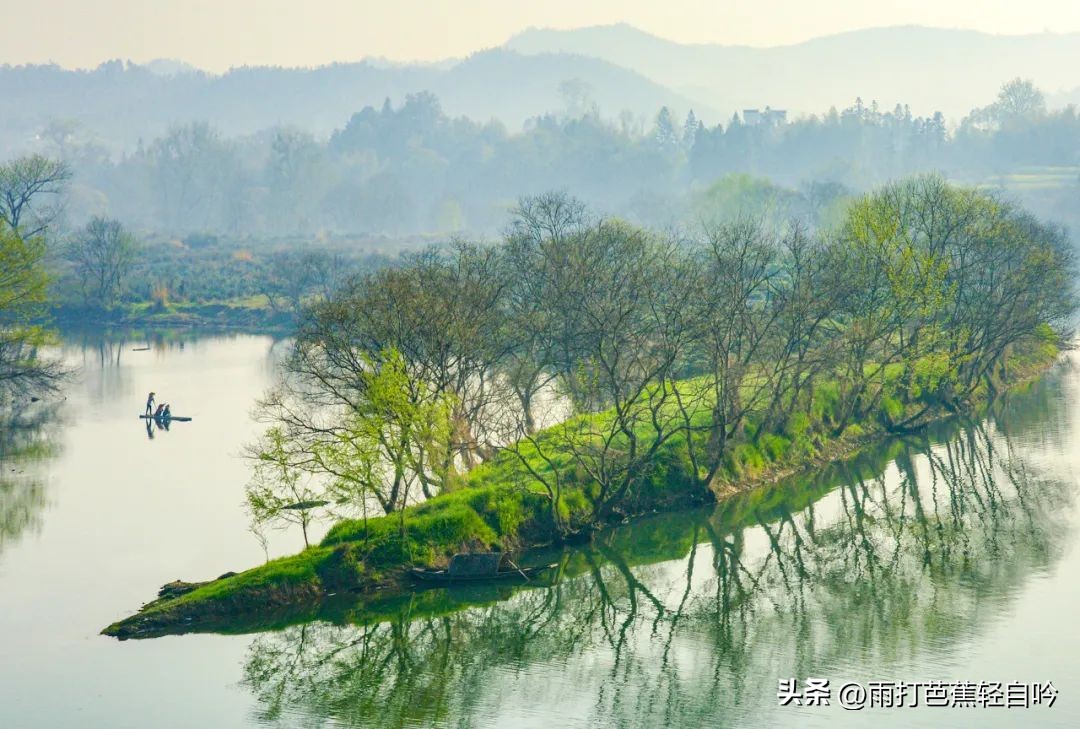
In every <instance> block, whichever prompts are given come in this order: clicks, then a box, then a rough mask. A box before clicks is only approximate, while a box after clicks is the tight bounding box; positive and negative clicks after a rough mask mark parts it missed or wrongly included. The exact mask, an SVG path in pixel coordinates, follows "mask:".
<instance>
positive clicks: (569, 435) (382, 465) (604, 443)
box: [103, 177, 1075, 638]
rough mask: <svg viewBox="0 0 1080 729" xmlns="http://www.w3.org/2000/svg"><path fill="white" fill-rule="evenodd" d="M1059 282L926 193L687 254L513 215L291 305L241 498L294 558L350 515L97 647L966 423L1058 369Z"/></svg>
mask: <svg viewBox="0 0 1080 729" xmlns="http://www.w3.org/2000/svg"><path fill="white" fill-rule="evenodd" d="M1072 276H1073V258H1072V252H1071V249H1070V248H1069V246H1068V244H1067V242H1066V240H1065V237H1064V235H1063V234H1062V233H1061V231H1058V230H1056V229H1054V228H1051V227H1048V226H1044V225H1042V224H1041V223H1039V222H1038V221H1035V220H1033V219H1032V218H1031V217H1030V216H1029V215H1027V214H1026V213H1024V212H1023V211H1020V210H1017V209H1015V208H1014V207H1012V206H1011V205H1009V204H1007V203H1004V202H1001V201H999V200H996V199H994V198H992V197H988V196H986V195H984V194H983V193H980V192H978V191H974V190H968V189H962V188H956V187H953V186H950V185H948V184H946V183H945V182H944V181H943V180H941V179H940V178H936V177H924V178H916V179H913V180H909V181H906V182H902V183H897V184H894V185H890V186H887V187H885V188H883V189H881V190H879V191H877V192H874V193H871V194H869V195H866V196H864V197H862V198H859V199H856V200H853V201H852V202H851V203H850V204H849V206H848V210H847V213H846V216H845V219H844V221H843V223H842V224H841V225H840V226H839V227H838V228H837V229H836V230H831V231H817V232H815V233H814V234H810V233H808V232H807V231H806V230H804V229H803V227H801V226H800V225H799V224H798V223H793V224H791V225H787V226H782V227H780V228H774V229H770V228H768V227H766V226H764V224H762V223H760V222H755V221H735V222H727V223H722V224H716V225H706V226H705V228H704V231H703V234H702V236H701V237H700V238H699V239H697V240H694V241H689V242H688V241H684V240H671V239H669V238H666V237H661V236H659V235H657V234H655V233H651V232H649V231H643V230H641V229H639V228H635V227H633V226H630V225H628V224H626V223H624V222H622V221H610V220H599V219H595V218H593V217H591V216H589V215H588V214H587V213H586V211H585V210H584V208H583V207H582V206H581V205H580V204H579V203H577V202H576V201H574V200H572V199H570V198H567V197H566V196H562V195H546V196H541V197H539V198H534V199H527V200H523V201H522V203H521V205H520V207H519V209H518V210H517V211H516V214H515V218H514V220H513V223H512V225H511V226H510V228H509V230H508V233H507V237H506V240H505V241H504V242H503V243H502V244H501V245H498V246H479V245H471V244H465V243H457V244H455V245H453V246H450V247H448V248H444V249H433V250H430V251H426V252H424V253H421V254H417V255H415V256H411V257H406V259H405V260H404V261H403V262H402V263H401V265H399V266H395V267H390V268H386V269H381V270H379V271H376V272H374V273H371V274H368V275H365V276H361V277H359V278H356V279H353V280H352V281H351V282H350V283H348V284H347V285H345V286H344V287H343V288H342V289H341V290H340V291H338V292H336V293H335V294H334V295H332V296H330V297H328V298H327V299H326V300H325V301H320V302H316V303H314V304H313V305H311V306H310V307H309V308H308V309H307V311H306V312H305V314H304V316H303V318H302V321H301V323H300V325H299V328H298V331H297V336H296V342H295V348H294V354H293V356H292V357H291V358H290V359H289V360H288V361H287V362H286V364H285V365H284V370H285V371H284V373H283V377H282V378H281V382H280V384H279V386H277V387H276V388H274V390H273V391H272V392H270V393H268V394H267V396H266V397H265V399H264V401H263V402H262V403H261V404H260V411H259V412H260V417H261V418H262V419H263V420H265V421H267V422H268V423H269V424H270V427H269V429H268V430H267V433H266V436H265V438H264V439H263V440H261V441H260V442H259V443H257V444H254V445H253V446H252V447H251V449H250V454H251V456H252V459H253V463H254V466H255V468H254V474H255V475H254V477H253V481H252V484H251V485H249V487H248V501H249V505H250V507H251V511H252V514H253V516H254V517H255V518H256V520H257V521H260V520H264V521H272V520H278V521H290V522H293V523H297V524H299V525H300V526H301V527H302V528H303V530H304V537H305V541H306V540H307V526H308V523H309V520H310V519H311V518H314V516H313V514H314V512H316V511H317V510H318V509H320V508H330V509H337V508H339V507H342V506H344V507H346V508H351V509H352V511H353V513H354V514H355V515H356V516H358V517H359V518H344V519H340V520H339V521H337V523H335V524H334V526H333V527H332V528H331V529H330V530H329V532H328V533H327V534H326V536H325V538H323V539H322V541H321V542H319V543H318V544H312V545H310V546H309V547H308V548H307V549H305V550H304V551H303V552H301V553H300V554H297V555H294V556H291V557H285V558H281V559H276V560H273V561H270V562H268V563H267V564H265V565H262V566H260V567H256V568H253V569H250V570H246V571H244V572H241V573H239V574H226V575H223V576H222V577H220V578H218V579H216V580H212V581H209V582H202V583H183V582H179V583H171V584H169V585H166V586H165V587H163V588H162V591H161V593H160V595H159V598H158V599H157V600H155V601H153V602H151V603H149V604H147V605H145V606H144V607H143V608H142V609H141V610H140V611H139V612H138V613H136V614H135V615H133V616H131V617H129V618H127V619H125V620H121V621H120V622H117V623H114V624H113V625H110V626H109V627H107V628H106V629H105V630H104V631H103V632H104V633H106V634H108V635H113V636H116V637H120V638H139V637H150V636H154V635H161V634H166V633H175V632H186V631H189V630H198V629H207V628H208V627H210V626H215V627H220V626H223V625H228V624H229V622H230V621H231V620H236V619H242V620H243V619H250V617H251V616H252V615H257V614H263V615H272V614H274V613H275V611H281V610H286V609H288V610H294V611H295V610H297V609H302V608H303V607H304V606H315V605H318V604H319V603H320V601H322V600H325V599H326V598H328V597H331V596H334V595H337V594H340V593H346V592H348V593H357V594H361V595H368V596H376V595H378V596H388V595H393V594H395V593H397V592H399V591H402V590H405V589H408V581H407V576H408V572H407V568H409V567H412V566H420V565H423V566H435V565H440V564H444V563H445V562H446V560H447V559H448V558H449V557H450V556H451V555H453V554H454V553H457V552H467V551H478V550H485V551H486V550H506V551H515V552H524V553H525V555H524V556H525V558H526V559H527V558H528V552H529V550H533V549H537V548H540V547H544V546H548V545H559V544H565V543H574V542H582V541H587V540H589V539H591V538H592V536H593V535H594V534H595V533H596V532H597V531H599V530H602V529H605V528H608V527H611V526H613V525H616V524H620V523H623V522H625V521H626V520H628V519H631V518H634V517H638V516H641V515H644V514H649V513H653V512H657V511H672V510H675V509H679V508H684V507H687V506H690V505H694V504H700V503H705V502H709V501H714V500H717V499H726V498H729V497H730V496H731V495H732V494H737V493H742V492H746V491H748V490H749V489H751V488H752V487H754V486H757V485H761V484H765V483H770V482H773V481H775V480H777V479H778V478H780V477H782V476H785V475H788V474H791V473H795V472H800V471H812V470H813V469H815V468H818V467H821V466H822V465H823V464H826V463H829V462H833V461H836V460H840V459H844V458H846V457H848V456H850V455H851V454H853V453H854V452H856V451H858V450H859V449H860V448H863V447H865V446H866V445H867V444H869V443H872V442H877V441H881V440H883V439H885V438H888V437H890V436H895V435H903V434H905V433H910V432H913V431H916V430H919V429H921V428H924V427H925V426H926V425H927V424H929V423H931V422H934V421H937V420H941V419H942V418H945V417H949V416H953V415H963V414H972V413H974V412H975V411H976V409H977V408H979V407H980V406H981V405H982V404H984V403H987V402H989V401H991V400H993V399H994V397H995V396H996V395H997V394H998V393H1000V392H1002V391H1004V390H1006V389H1008V388H1010V387H1013V386H1015V385H1017V384H1018V383H1021V382H1024V381H1026V380H1029V379H1031V378H1032V377H1035V376H1037V375H1038V374H1040V373H1041V372H1043V371H1045V370H1046V369H1048V368H1049V367H1050V366H1051V365H1052V364H1053V363H1054V362H1055V361H1056V359H1057V356H1058V352H1059V349H1060V348H1061V346H1062V345H1063V343H1064V342H1065V341H1066V340H1067V337H1068V332H1067V329H1066V326H1067V323H1068V321H1069V320H1070V317H1071V315H1072V313H1073V311H1074V308H1075V306H1074V297H1073V293H1072V284H1071V281H1072V280H1073V279H1072Z"/></svg>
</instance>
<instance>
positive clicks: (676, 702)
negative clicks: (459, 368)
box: [245, 398, 1072, 726]
mask: <svg viewBox="0 0 1080 729" xmlns="http://www.w3.org/2000/svg"><path fill="white" fill-rule="evenodd" d="M1060 400H1061V398H1050V400H1049V401H1039V402H1038V405H1039V409H1040V410H1041V413H1042V416H1043V418H1042V425H1041V427H1042V428H1046V427H1047V422H1050V424H1051V426H1053V425H1054V424H1057V425H1058V427H1063V426H1061V425H1060V424H1061V423H1062V422H1063V419H1064V415H1063V414H1062V412H1061V407H1060V402H1059V401H1060ZM1021 410H1024V409H1023V408H1021ZM999 421H1000V419H990V420H987V421H985V422H982V423H977V424H969V425H967V426H965V427H963V428H960V427H959V426H957V425H952V426H948V427H944V429H939V430H938V432H937V433H936V434H923V435H921V436H917V437H914V438H910V439H907V440H903V441H896V442H892V443H890V444H888V445H887V446H883V447H882V448H881V449H878V450H877V451H876V452H874V453H870V454H867V455H865V456H863V457H861V458H859V459H857V460H855V461H853V462H851V463H849V464H845V465H839V466H835V467H832V468H830V469H829V470H828V471H827V472H826V473H824V474H819V475H818V476H816V477H814V478H802V479H794V480H790V481H788V482H786V483H784V484H781V485H779V486H777V487H775V488H770V489H765V490H759V491H756V492H753V493H749V494H744V495H741V496H738V497H736V498H733V499H730V500H728V501H725V502H724V503H723V504H721V505H719V506H717V507H716V508H715V509H714V510H713V511H712V512H711V513H709V512H693V513H683V514H675V515H668V516H664V517H658V518H655V519H651V520H648V521H645V522H642V523H638V524H634V525H631V526H628V527H625V528H621V529H617V530H614V531H612V532H610V533H607V534H605V535H603V536H602V537H601V538H600V539H598V540H597V542H596V543H594V544H593V545H591V546H590V547H589V548H587V549H583V550H580V551H574V552H572V553H568V554H567V555H565V557H564V562H563V566H562V574H563V578H562V579H561V581H560V582H559V583H558V584H557V585H556V586H555V587H553V588H551V589H520V590H517V591H515V592H514V593H513V594H512V596H510V597H509V598H508V599H505V600H501V601H496V602H493V603H490V604H473V605H471V606H469V605H468V604H467V603H468V602H469V601H470V600H471V599H473V598H470V596H468V595H464V596H462V595H457V594H455V592H454V591H434V592H429V593H419V594H418V595H416V596H413V598H411V599H409V600H405V601H403V602H402V603H401V605H400V607H399V608H397V609H396V610H395V612H394V613H393V614H390V615H386V614H382V615H380V616H378V617H376V616H374V615H373V614H371V613H370V612H365V609H364V608H358V609H357V610H356V611H355V612H354V613H352V614H351V615H349V616H347V617H346V618H345V619H344V620H343V621H341V622H343V623H344V624H333V623H330V622H312V623H308V624H304V625H298V626H294V627H290V628H286V629H284V630H281V631H279V632H273V633H266V634H263V635H261V636H259V637H257V638H256V639H255V640H254V641H253V643H252V645H251V647H250V649H249V653H248V657H247V660H246V665H245V684H246V685H247V686H248V687H249V688H250V689H251V690H252V691H253V692H254V694H255V695H256V697H257V699H258V706H259V715H260V719H262V720H263V721H267V722H271V723H272V722H276V721H278V720H284V719H287V723H289V724H295V723H297V722H303V721H305V720H306V721H310V723H312V724H319V723H321V722H322V721H324V720H326V719H328V718H332V719H333V720H334V721H336V722H339V723H341V724H345V725H350V726H351V725H356V726H406V725H429V724H433V723H443V724H449V725H454V726H473V725H505V724H509V723H513V720H514V718H522V717H527V716H531V717H532V718H533V719H534V720H546V723H548V724H551V725H555V724H568V723H581V724H588V725H594V724H599V725H610V726H674V725H685V726H701V725H703V722H705V721H706V720H707V721H709V722H710V723H711V724H714V725H719V726H724V725H731V724H736V723H741V721H742V720H743V719H746V718H747V717H749V716H760V713H759V712H760V710H761V709H763V708H764V707H768V706H772V705H773V704H775V696H774V695H773V694H774V692H775V687H776V681H777V678H778V677H779V676H803V677H804V676H807V675H823V676H829V675H832V676H833V677H834V678H838V677H839V676H841V675H844V674H845V673H847V674H851V675H852V677H853V678H856V679H857V678H863V679H869V678H878V677H881V676H886V677H897V678H899V677H901V676H900V675H898V674H900V673H902V672H903V671H904V670H905V667H910V666H911V665H913V662H914V661H916V660H918V661H920V662H921V664H923V665H925V664H926V663H927V662H929V663H931V664H934V665H942V664H943V662H944V661H945V660H946V659H947V657H948V655H949V654H950V652H951V651H953V650H955V648H956V647H957V646H958V645H959V644H961V643H962V642H963V641H964V640H965V639H966V638H967V637H970V636H972V635H974V634H976V633H977V632H978V631H979V630H980V626H981V625H985V624H986V622H987V618H990V617H993V616H994V615H995V614H998V613H1000V612H1001V611H1002V610H1003V609H1005V608H1006V607H1007V606H1008V605H1009V602H1010V600H1011V596H1012V595H1014V594H1015V593H1016V591H1017V588H1018V587H1019V586H1021V585H1022V584H1023V582H1024V581H1025V580H1026V579H1027V578H1028V577H1029V576H1030V575H1031V574H1032V573H1037V572H1039V571H1042V570H1044V569H1045V568H1046V567H1047V566H1049V565H1052V564H1053V563H1055V561H1056V560H1058V559H1059V558H1060V556H1061V554H1062V551H1063V548H1064V545H1065V542H1066V540H1067V536H1068V523H1067V522H1066V518H1065V513H1066V512H1067V510H1068V507H1069V506H1070V505H1071V500H1072V494H1071V491H1070V489H1069V488H1068V485H1067V483H1066V482H1064V481H1062V480H1057V479H1054V478H1052V477H1049V476H1047V475H1045V474H1041V473H1040V471H1039V469H1038V468H1036V466H1035V465H1034V459H1033V458H1030V457H1029V456H1030V454H1028V453H1025V450H1024V449H1023V448H1019V447H1017V445H1016V442H1015V439H1014V437H1013V436H1012V435H1011V434H1012V433H1014V432H1017V431H1018V430H1023V429H1022V428H1016V427H1013V428H1010V427H1008V426H1007V425H1003V424H1001V423H1000V422H999ZM433 595H434V596H433ZM483 599H485V598H479V599H476V600H475V602H481V601H482V600H483ZM486 599H491V596H488V597H487V598H486ZM457 600H463V601H465V602H466V605H465V606H462V605H461V604H455V602H454V601H457ZM879 668H880V670H878V669H879ZM870 674H874V675H870ZM878 674H881V675H880V676H879V675H878ZM925 678H930V677H925Z"/></svg>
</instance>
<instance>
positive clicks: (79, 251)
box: [67, 218, 138, 308]
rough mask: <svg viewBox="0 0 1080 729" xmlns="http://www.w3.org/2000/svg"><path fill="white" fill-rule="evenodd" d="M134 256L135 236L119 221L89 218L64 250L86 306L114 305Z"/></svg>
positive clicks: (136, 248) (135, 249)
mask: <svg viewBox="0 0 1080 729" xmlns="http://www.w3.org/2000/svg"><path fill="white" fill-rule="evenodd" d="M137 254H138V245H137V243H136V242H135V237H134V236H133V235H132V234H131V233H129V232H128V231H127V230H125V229H124V226H122V225H121V224H120V221H118V220H110V219H107V218H93V219H92V220H91V221H90V222H89V223H87V224H86V227H84V228H83V229H82V230H81V231H79V233H77V234H76V236H75V238H74V240H73V241H72V242H71V244H70V245H69V246H68V247H67V257H68V260H69V261H71V263H72V266H73V267H74V269H75V273H76V275H77V276H78V278H79V285H80V286H81V288H82V294H83V300H84V301H85V302H86V304H88V305H93V306H100V307H102V308H109V307H112V306H113V305H115V304H116V303H117V301H118V300H119V298H120V295H121V293H122V292H123V289H124V282H125V280H126V279H127V277H128V275H129V274H130V273H131V266H132V264H133V263H134V262H135V257H136V255H137Z"/></svg>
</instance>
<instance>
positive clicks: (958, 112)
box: [506, 25, 1080, 121]
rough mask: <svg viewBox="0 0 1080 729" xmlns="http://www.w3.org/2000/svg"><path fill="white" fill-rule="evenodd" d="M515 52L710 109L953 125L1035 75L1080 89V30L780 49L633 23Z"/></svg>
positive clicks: (867, 34)
mask: <svg viewBox="0 0 1080 729" xmlns="http://www.w3.org/2000/svg"><path fill="white" fill-rule="evenodd" d="M506 47H507V48H509V49H512V50H514V51H516V52H518V53H523V54H531V53H571V54H579V55H590V56H594V57H596V58H601V59H604V60H606V61H609V62H611V63H614V64H617V65H620V66H624V67H626V68H629V69H633V70H635V71H638V72H640V73H641V74H643V75H644V76H647V77H648V78H650V79H652V80H654V81H656V82H657V83H660V84H663V85H665V86H667V87H670V88H672V89H674V90H676V91H679V92H681V93H683V94H685V95H687V96H690V97H692V98H695V99H698V100H700V101H704V102H706V103H708V104H709V105H710V106H712V107H713V108H718V109H721V110H723V111H726V112H728V113H730V112H731V111H733V110H738V109H742V108H746V107H762V106H766V105H771V106H772V107H773V108H787V109H789V110H792V111H796V112H820V111H821V110H823V109H827V108H829V107H830V106H836V107H837V108H842V107H844V106H846V105H848V104H850V103H851V102H852V101H853V100H854V99H855V98H856V97H862V99H863V100H864V101H866V102H867V103H869V102H870V101H871V100H872V99H876V100H878V101H880V102H881V103H882V105H883V106H887V107H891V106H893V105H894V104H896V103H906V104H909V105H910V106H911V108H912V110H913V111H914V112H915V113H918V114H931V113H933V112H934V111H942V112H944V113H945V114H946V116H947V117H949V119H950V120H952V121H959V118H960V117H961V116H962V115H964V114H966V113H967V112H968V111H970V110H971V109H972V108H973V107H977V106H982V105H985V104H986V103H988V102H989V101H991V100H992V99H993V97H994V95H995V94H996V92H997V90H998V88H999V87H1000V86H1001V84H1002V83H1003V82H1004V81H1006V80H1008V79H1011V78H1014V77H1016V76H1021V77H1024V78H1030V79H1032V80H1034V81H1035V83H1036V84H1037V85H1039V86H1040V87H1042V88H1043V89H1045V90H1046V91H1047V92H1050V93H1053V92H1057V91H1060V90H1062V89H1073V88H1075V87H1077V86H1080V34H1075V33H1074V34H1054V33H1039V34H1033V35H1017V36H999V35H988V34H985V33H979V32H976V31H970V30H948V29H937V28H925V27H918V26H904V27H891V28H875V29H868V30H860V31H853V32H849V33H841V34H837V35H830V36H825V37H822V38H816V39H813V40H810V41H807V42H804V43H798V44H795V45H789V46H777V47H773V48H751V47H747V46H725V45H709V44H701V45H692V44H681V43H675V42H673V41H668V40H664V39H662V38H658V37H656V36H653V35H650V34H648V33H645V32H643V31H640V30H638V29H636V28H633V27H631V26H628V25H612V26H597V27H591V28H581V29H577V30H544V29H540V30H538V29H533V30H527V31H525V32H523V33H521V34H519V35H517V36H515V37H513V38H512V39H510V41H508V42H507V44H506Z"/></svg>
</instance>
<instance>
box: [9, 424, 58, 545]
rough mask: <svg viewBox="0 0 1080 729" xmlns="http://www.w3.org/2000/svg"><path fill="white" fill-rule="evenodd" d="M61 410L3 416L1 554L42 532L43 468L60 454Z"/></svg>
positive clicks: (44, 494) (45, 496)
mask: <svg viewBox="0 0 1080 729" xmlns="http://www.w3.org/2000/svg"><path fill="white" fill-rule="evenodd" d="M57 411H58V408H57V407H47V406H43V405H34V406H31V407H30V408H29V409H27V410H25V411H22V412H19V413H6V414H3V415H0V554H3V552H4V549H5V548H7V547H9V546H11V545H13V544H14V543H15V542H17V541H18V540H19V539H20V538H21V537H22V536H23V535H24V534H27V533H30V532H34V531H37V530H39V529H40V528H41V518H42V513H43V512H44V510H45V507H46V505H47V504H48V499H47V494H46V488H45V479H44V475H43V469H42V467H41V464H42V462H43V461H45V460H48V459H49V458H51V457H52V456H54V455H55V454H56V452H57V449H58V445H57V441H56V438H55V432H54V431H55V428H57V427H59V425H58V419H59V418H58V414H57Z"/></svg>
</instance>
